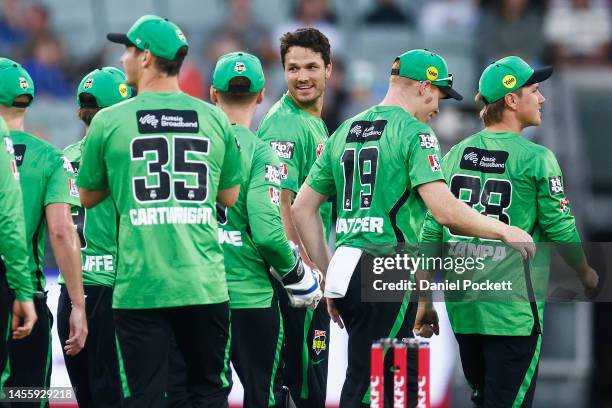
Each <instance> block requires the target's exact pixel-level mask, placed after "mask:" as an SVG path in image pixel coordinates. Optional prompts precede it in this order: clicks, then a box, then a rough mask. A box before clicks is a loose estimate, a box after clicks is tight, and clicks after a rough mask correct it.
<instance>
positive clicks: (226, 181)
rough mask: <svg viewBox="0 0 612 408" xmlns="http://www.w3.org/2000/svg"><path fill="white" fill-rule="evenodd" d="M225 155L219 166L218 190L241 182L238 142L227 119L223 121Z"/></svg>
mask: <svg viewBox="0 0 612 408" xmlns="http://www.w3.org/2000/svg"><path fill="white" fill-rule="evenodd" d="M224 122H225V123H224V125H225V126H224V127H223V131H224V133H225V134H224V137H225V156H224V158H223V166H222V167H221V177H220V179H219V190H225V189H228V188H231V187H234V186H236V185H238V184H240V183H241V182H242V175H241V171H242V166H241V163H240V143H239V142H238V138H237V137H236V135H235V134H234V130H233V129H232V127H231V126H230V124H229V122H227V120H225V121H224Z"/></svg>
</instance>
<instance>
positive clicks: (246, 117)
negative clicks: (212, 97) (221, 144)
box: [217, 103, 257, 128]
mask: <svg viewBox="0 0 612 408" xmlns="http://www.w3.org/2000/svg"><path fill="white" fill-rule="evenodd" d="M217 106H219V108H221V110H222V111H223V112H224V113H225V114H226V115H227V118H228V119H229V121H230V123H232V124H233V125H241V126H244V127H245V128H250V127H251V122H252V121H253V115H255V110H256V109H257V105H256V104H254V105H253V106H246V107H245V106H236V105H224V104H222V103H219V104H218V105H217Z"/></svg>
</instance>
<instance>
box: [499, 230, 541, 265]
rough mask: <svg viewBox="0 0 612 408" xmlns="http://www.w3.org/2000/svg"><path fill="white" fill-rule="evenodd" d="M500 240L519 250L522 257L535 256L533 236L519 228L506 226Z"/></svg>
mask: <svg viewBox="0 0 612 408" xmlns="http://www.w3.org/2000/svg"><path fill="white" fill-rule="evenodd" d="M502 241H504V242H505V243H506V244H507V245H509V246H510V247H512V248H514V249H516V250H517V251H519V252H520V253H521V256H522V257H523V259H529V258H533V257H535V254H536V247H535V244H534V243H533V238H532V237H531V235H529V234H528V233H526V232H525V231H523V230H522V229H520V228H517V227H513V226H511V225H510V226H508V227H507V228H506V231H505V232H504V234H503V237H502Z"/></svg>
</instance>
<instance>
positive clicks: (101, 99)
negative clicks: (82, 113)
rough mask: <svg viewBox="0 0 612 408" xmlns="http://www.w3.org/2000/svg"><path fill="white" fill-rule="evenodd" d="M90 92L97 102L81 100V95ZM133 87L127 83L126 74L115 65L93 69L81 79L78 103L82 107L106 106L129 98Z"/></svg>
mask: <svg viewBox="0 0 612 408" xmlns="http://www.w3.org/2000/svg"><path fill="white" fill-rule="evenodd" d="M83 94H90V95H92V96H93V97H94V98H95V100H96V102H95V104H91V103H87V102H83V101H81V95H83ZM131 96H132V88H130V87H129V86H128V85H127V84H126V83H125V74H124V73H123V71H121V70H120V69H117V68H115V67H104V68H99V69H96V70H94V71H91V72H90V73H89V74H87V75H85V77H84V78H83V79H82V80H81V83H80V84H79V88H78V90H77V104H78V105H79V107H81V108H106V107H108V106H111V105H114V104H116V103H118V102H121V101H124V100H126V99H129V98H130V97H131Z"/></svg>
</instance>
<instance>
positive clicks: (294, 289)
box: [283, 258, 323, 310]
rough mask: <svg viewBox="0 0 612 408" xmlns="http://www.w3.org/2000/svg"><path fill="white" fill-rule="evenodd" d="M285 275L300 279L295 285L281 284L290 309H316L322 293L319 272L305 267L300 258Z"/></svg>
mask: <svg viewBox="0 0 612 408" xmlns="http://www.w3.org/2000/svg"><path fill="white" fill-rule="evenodd" d="M287 275H289V276H298V277H300V280H299V281H298V282H295V283H291V284H287V283H286V281H284V282H283V286H284V287H285V290H286V291H287V295H288V296H289V303H290V304H291V307H296V308H300V307H307V308H308V309H312V310H314V309H316V308H317V305H318V304H319V301H320V300H321V298H322V297H323V292H322V291H321V286H320V285H319V275H320V272H319V271H317V270H316V269H313V268H311V267H310V266H308V265H306V264H305V263H304V262H303V261H302V259H301V258H298V261H297V263H296V265H295V267H294V270H293V271H292V272H289V274H287Z"/></svg>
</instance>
